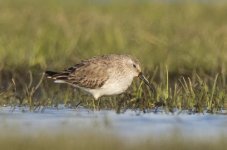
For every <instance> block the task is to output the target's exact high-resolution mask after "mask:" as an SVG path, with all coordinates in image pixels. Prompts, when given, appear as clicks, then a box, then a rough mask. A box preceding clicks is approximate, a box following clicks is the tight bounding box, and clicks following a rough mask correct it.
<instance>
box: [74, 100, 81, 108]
mask: <svg viewBox="0 0 227 150" xmlns="http://www.w3.org/2000/svg"><path fill="white" fill-rule="evenodd" d="M81 103H82V100H80V101H79V102H78V103H77V104H76V106H75V109H77V108H78V107H79V106H80V104H81Z"/></svg>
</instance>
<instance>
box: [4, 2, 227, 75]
mask: <svg viewBox="0 0 227 150" xmlns="http://www.w3.org/2000/svg"><path fill="white" fill-rule="evenodd" d="M226 17H227V4H226V3H224V2H221V1H219V2H218V1H216V2H210V1H187V0H186V1H177V0H176V1H171V0H169V1H168V0H167V1H154V0H142V1H137V0H124V1H119V0H117V1H111V0H107V1H105V0H103V1H102V0H85V1H83V0H77V1H73V0H17V1H15V0H0V33H1V34H0V69H1V70H8V69H10V70H13V69H18V68H20V69H24V70H25V71H26V70H28V69H31V68H37V69H42V70H44V69H46V68H55V69H62V68H65V67H69V66H71V65H73V64H75V63H76V62H78V61H79V60H81V59H85V58H90V57H92V56H96V55H102V54H110V53H123V54H131V55H133V56H135V57H138V59H139V60H140V61H141V62H142V64H143V66H144V67H145V68H148V69H153V68H154V67H155V66H157V65H160V64H161V65H167V66H168V68H169V71H170V72H179V71H182V70H189V71H190V70H193V69H195V68H196V69H197V68H199V69H202V70H205V71H210V70H215V69H220V68H222V69H225V68H226V67H225V66H226V63H227V50H226V49H227V42H226V41H227V19H226Z"/></svg>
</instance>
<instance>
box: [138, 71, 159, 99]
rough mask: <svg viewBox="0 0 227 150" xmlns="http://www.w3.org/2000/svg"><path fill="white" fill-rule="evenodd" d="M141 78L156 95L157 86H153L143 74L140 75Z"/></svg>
mask: <svg viewBox="0 0 227 150" xmlns="http://www.w3.org/2000/svg"><path fill="white" fill-rule="evenodd" d="M139 78H140V79H141V80H142V81H143V82H144V83H145V84H146V85H147V86H148V87H149V88H150V89H151V90H152V92H153V93H154V94H155V95H156V89H155V86H154V85H153V84H151V83H150V82H149V81H148V80H147V78H146V77H145V76H144V75H143V74H142V73H140V74H139Z"/></svg>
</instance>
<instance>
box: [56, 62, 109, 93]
mask: <svg viewBox="0 0 227 150" xmlns="http://www.w3.org/2000/svg"><path fill="white" fill-rule="evenodd" d="M108 78H109V76H108V65H107V64H106V63H103V62H90V61H83V62H81V63H79V64H76V65H75V66H73V67H70V68H68V69H66V70H64V71H63V72H61V73H59V74H58V75H56V76H55V79H56V80H63V81H65V82H66V83H69V84H73V85H77V86H80V87H84V88H90V89H96V88H100V87H102V86H103V85H104V83H105V82H106V81H107V80H108Z"/></svg>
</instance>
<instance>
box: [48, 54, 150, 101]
mask: <svg viewBox="0 0 227 150" xmlns="http://www.w3.org/2000/svg"><path fill="white" fill-rule="evenodd" d="M46 75H47V77H48V78H51V79H53V80H55V82H56V83H68V84H70V85H73V86H75V87H78V88H81V89H83V90H85V91H87V92H89V93H91V94H92V95H93V96H94V97H95V99H98V98H99V97H100V96H102V95H113V94H120V93H122V92H124V91H125V90H126V89H127V88H128V87H129V86H130V85H131V83H132V80H133V78H134V77H138V76H141V75H142V73H141V68H140V64H139V61H138V60H136V59H134V58H132V57H131V56H128V55H115V54H112V55H104V56H99V57H93V58H91V59H87V60H83V61H81V62H80V63H78V64H76V65H74V66H73V67H70V68H68V69H66V70H63V71H61V72H53V71H46ZM143 78H144V76H143ZM146 82H148V81H147V80H146Z"/></svg>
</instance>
